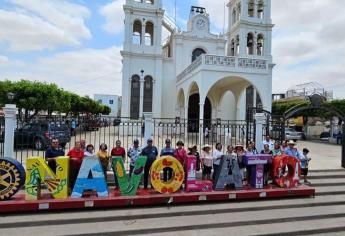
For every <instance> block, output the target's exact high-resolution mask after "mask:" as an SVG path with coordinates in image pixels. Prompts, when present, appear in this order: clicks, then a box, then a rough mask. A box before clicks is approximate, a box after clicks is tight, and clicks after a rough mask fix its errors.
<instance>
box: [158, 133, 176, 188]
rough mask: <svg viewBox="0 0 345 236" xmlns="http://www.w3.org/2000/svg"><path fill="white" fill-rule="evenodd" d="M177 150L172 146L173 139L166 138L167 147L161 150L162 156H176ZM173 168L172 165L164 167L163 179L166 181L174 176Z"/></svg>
mask: <svg viewBox="0 0 345 236" xmlns="http://www.w3.org/2000/svg"><path fill="white" fill-rule="evenodd" d="M174 153H175V150H174V149H173V148H172V147H171V140H170V139H168V138H167V139H166V140H165V147H164V148H163V149H162V150H161V154H160V156H172V157H173V156H174ZM172 172H173V170H172V169H171V168H170V167H167V168H164V169H163V180H164V181H165V182H166V181H168V180H169V179H171V177H172Z"/></svg>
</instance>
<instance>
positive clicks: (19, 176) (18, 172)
mask: <svg viewBox="0 0 345 236" xmlns="http://www.w3.org/2000/svg"><path fill="white" fill-rule="evenodd" d="M24 182H25V170H24V168H23V166H22V165H21V164H20V163H19V162H18V161H16V160H14V159H9V158H1V159H0V201H2V200H8V199H10V198H11V197H12V196H13V195H15V194H16V193H17V192H18V190H19V189H20V188H21V187H22V186H23V185H24Z"/></svg>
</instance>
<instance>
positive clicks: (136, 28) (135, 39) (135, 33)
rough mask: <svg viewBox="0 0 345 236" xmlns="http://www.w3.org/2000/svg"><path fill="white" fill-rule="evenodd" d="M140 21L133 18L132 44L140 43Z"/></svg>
mask: <svg viewBox="0 0 345 236" xmlns="http://www.w3.org/2000/svg"><path fill="white" fill-rule="evenodd" d="M141 30H142V27H141V21H140V20H135V21H134V24H133V44H137V45H140V44H141Z"/></svg>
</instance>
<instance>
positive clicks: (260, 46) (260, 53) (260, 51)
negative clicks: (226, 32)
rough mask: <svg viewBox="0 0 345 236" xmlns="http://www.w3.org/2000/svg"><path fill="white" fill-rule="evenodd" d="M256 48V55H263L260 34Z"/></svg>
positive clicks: (262, 39) (262, 40) (261, 36)
mask: <svg viewBox="0 0 345 236" xmlns="http://www.w3.org/2000/svg"><path fill="white" fill-rule="evenodd" d="M257 41H258V42H257V46H256V54H257V55H258V56H262V55H264V36H263V35H262V34H259V35H258V40H257Z"/></svg>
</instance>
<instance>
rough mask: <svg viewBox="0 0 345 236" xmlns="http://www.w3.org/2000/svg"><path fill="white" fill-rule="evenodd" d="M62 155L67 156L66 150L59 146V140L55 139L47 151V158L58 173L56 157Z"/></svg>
mask: <svg viewBox="0 0 345 236" xmlns="http://www.w3.org/2000/svg"><path fill="white" fill-rule="evenodd" d="M61 156H65V151H64V150H62V148H60V147H59V140H57V139H53V140H52V144H51V146H50V147H49V148H48V149H47V151H46V154H45V159H46V161H48V166H49V167H50V169H52V171H54V173H56V158H57V157H61Z"/></svg>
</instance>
